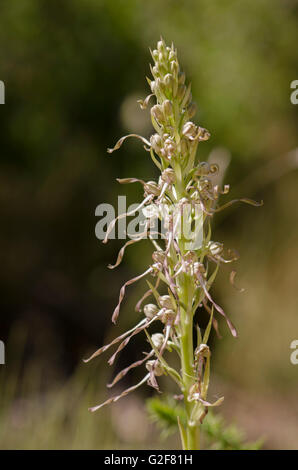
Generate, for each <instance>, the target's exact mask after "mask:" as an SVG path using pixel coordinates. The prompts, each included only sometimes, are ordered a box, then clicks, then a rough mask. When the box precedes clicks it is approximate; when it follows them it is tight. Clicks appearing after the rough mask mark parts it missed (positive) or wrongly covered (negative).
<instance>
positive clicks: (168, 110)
mask: <svg viewBox="0 0 298 470" xmlns="http://www.w3.org/2000/svg"><path fill="white" fill-rule="evenodd" d="M162 109H163V113H164V115H165V117H170V116H172V114H173V105H172V102H171V101H170V100H165V101H164V102H163V104H162Z"/></svg>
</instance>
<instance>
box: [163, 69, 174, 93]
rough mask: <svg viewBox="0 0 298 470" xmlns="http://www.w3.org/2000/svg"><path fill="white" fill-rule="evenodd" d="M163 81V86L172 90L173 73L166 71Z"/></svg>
mask: <svg viewBox="0 0 298 470" xmlns="http://www.w3.org/2000/svg"><path fill="white" fill-rule="evenodd" d="M163 81H164V84H165V86H166V87H167V88H170V89H171V90H172V88H173V83H174V77H173V75H172V74H171V73H167V74H166V76H165V78H164V80H163Z"/></svg>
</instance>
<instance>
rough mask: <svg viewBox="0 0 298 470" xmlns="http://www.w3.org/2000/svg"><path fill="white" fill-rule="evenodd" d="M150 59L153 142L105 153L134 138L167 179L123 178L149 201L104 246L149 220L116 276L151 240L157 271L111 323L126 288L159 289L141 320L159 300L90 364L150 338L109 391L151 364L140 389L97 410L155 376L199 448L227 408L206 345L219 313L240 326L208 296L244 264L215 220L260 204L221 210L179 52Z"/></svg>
mask: <svg viewBox="0 0 298 470" xmlns="http://www.w3.org/2000/svg"><path fill="white" fill-rule="evenodd" d="M151 54H152V58H153V61H154V65H153V67H151V72H152V75H153V80H149V79H148V82H149V85H150V88H151V92H152V93H151V94H150V95H149V96H147V98H146V99H145V100H144V101H142V100H139V104H140V106H141V108H142V109H146V108H147V107H148V105H149V102H150V100H151V99H152V98H155V99H156V104H154V105H153V106H152V107H151V111H150V112H151V120H152V124H153V127H154V129H155V133H154V134H153V135H152V136H151V137H150V139H149V140H147V139H145V138H144V137H141V136H139V135H136V134H130V135H127V136H125V137H122V138H121V139H120V140H119V141H118V142H117V143H116V145H115V147H114V148H113V149H108V152H109V153H112V152H113V151H115V150H117V149H119V148H120V147H121V145H122V144H123V142H124V141H125V139H127V138H128V137H136V138H138V139H140V140H141V141H142V142H143V143H144V147H145V150H146V151H147V152H149V154H150V156H151V158H152V160H153V162H154V164H155V165H156V166H157V167H158V169H159V170H160V172H161V174H160V177H159V180H158V181H157V182H156V181H144V180H140V179H137V178H125V179H118V181H119V183H121V184H125V183H134V182H138V183H140V184H141V185H142V186H143V188H144V200H143V201H142V202H141V203H140V204H139V205H138V207H137V208H136V209H135V210H133V211H131V212H128V213H126V214H122V215H119V216H118V217H117V218H116V219H114V220H113V221H112V222H111V223H110V224H109V226H108V229H107V232H106V237H105V239H104V243H106V242H107V241H108V238H109V234H110V233H111V231H112V229H113V228H114V226H115V224H116V223H117V220H119V219H120V218H121V217H123V216H130V215H133V214H134V213H136V212H137V211H140V210H142V211H143V214H144V216H145V224H144V231H143V233H141V234H139V235H138V236H135V237H132V239H131V240H129V241H128V242H126V243H125V245H124V246H123V248H122V249H121V250H120V252H119V254H118V258H117V260H116V263H115V264H114V265H110V266H109V267H110V268H111V269H113V268H115V267H116V266H118V265H119V264H120V263H121V261H122V258H123V255H124V252H125V249H126V248H127V246H129V245H131V244H134V243H137V242H139V241H141V240H143V239H144V238H149V240H151V242H152V243H153V246H154V252H153V254H152V264H151V266H149V267H148V268H147V269H146V270H145V271H144V272H143V273H142V274H140V275H138V276H136V277H135V278H133V279H131V280H129V281H127V282H126V283H125V284H124V285H123V286H122V288H121V290H120V295H119V301H118V304H117V306H116V308H115V310H114V312H113V315H112V321H113V322H114V323H116V321H117V319H118V315H119V311H120V306H121V303H122V300H123V298H124V295H125V291H126V288H127V287H128V286H129V285H131V284H133V283H135V282H136V281H138V280H139V279H142V278H144V277H147V276H151V277H153V281H152V282H150V281H149V280H147V283H148V287H149V289H148V290H147V291H146V292H145V294H144V295H143V296H142V298H141V299H140V300H139V302H138V303H137V305H136V311H137V312H141V311H142V305H143V303H144V302H145V300H146V299H147V298H148V297H150V296H152V297H153V301H152V303H147V304H146V305H144V307H143V318H142V319H141V320H140V321H139V322H138V323H137V325H136V326H135V327H133V328H132V329H130V330H129V331H127V332H125V333H123V334H122V335H121V336H119V337H117V338H116V339H114V340H113V341H112V342H111V343H110V344H108V345H106V346H103V347H101V348H100V349H98V350H97V351H96V352H95V353H94V354H92V356H91V357H90V358H89V359H87V360H86V362H87V361H90V360H91V359H93V358H94V357H96V356H99V355H100V354H102V353H103V352H105V351H106V350H107V349H109V348H110V347H112V346H113V345H118V347H117V349H116V352H115V353H114V354H113V355H112V356H111V358H110V359H109V361H108V363H109V364H110V365H112V364H113V363H114V361H115V359H116V357H117V355H118V353H119V352H120V351H122V350H123V349H124V348H125V346H126V345H127V344H128V343H129V341H130V340H131V339H132V338H133V336H135V335H136V334H138V333H140V332H141V331H144V332H145V334H146V336H147V340H148V343H149V345H150V350H149V351H148V352H146V353H145V354H144V357H142V358H141V359H139V360H137V361H136V362H134V363H133V364H131V365H129V366H128V367H126V368H125V369H124V370H122V371H121V372H119V373H118V374H117V376H116V377H115V378H114V380H113V381H112V383H111V384H109V385H108V387H112V386H113V385H115V384H116V383H117V382H118V381H119V380H120V379H122V378H123V377H124V376H125V375H126V374H127V373H128V372H129V371H130V370H131V369H133V368H135V367H137V366H140V365H142V364H145V369H146V374H145V376H144V378H143V379H142V380H141V381H140V382H139V383H138V384H137V385H134V386H132V387H130V388H128V389H127V390H125V391H123V392H122V393H121V394H120V395H117V396H114V397H112V398H109V399H108V400H107V401H105V402H104V403H102V404H101V405H98V406H95V407H93V408H91V411H96V410H98V409H99V408H101V407H102V406H104V405H106V404H109V403H112V402H116V401H117V400H119V399H120V398H121V397H124V396H125V395H127V394H128V393H130V392H132V391H133V390H135V389H136V388H138V387H139V386H141V385H142V384H144V383H145V382H147V383H148V385H150V386H151V387H153V388H155V389H156V390H159V386H158V382H157V377H159V376H161V375H168V376H169V377H170V378H171V379H173V380H174V382H175V384H176V385H177V387H178V389H179V394H178V395H177V396H176V398H178V399H181V400H184V403H185V410H186V415H187V423H186V424H184V425H183V424H182V423H181V422H179V418H178V424H179V429H180V434H181V439H182V444H183V448H184V449H196V448H198V445H199V443H198V442H199V439H198V430H199V429H198V428H199V425H200V424H201V423H202V421H203V419H204V417H205V415H206V413H207V411H208V407H210V406H217V405H219V404H220V403H221V402H222V400H223V398H220V399H218V400H216V401H215V402H213V403H211V402H210V401H208V398H207V393H208V386H209V375H210V354H211V353H210V349H209V346H208V345H207V342H208V338H209V334H210V331H211V327H212V325H213V327H214V329H215V330H216V332H217V334H218V335H219V331H218V322H217V319H216V318H215V312H217V313H218V314H220V315H221V316H223V317H224V318H225V320H226V322H227V324H228V327H229V329H230V331H231V333H232V335H233V336H236V335H237V333H236V329H235V327H234V325H233V324H232V322H231V321H230V320H229V318H228V317H227V316H226V314H225V312H224V310H223V309H222V307H220V306H219V305H218V304H217V303H216V302H215V301H214V300H213V298H212V296H211V294H210V288H211V286H212V284H213V282H214V280H215V277H216V274H217V272H218V269H219V266H220V265H221V263H230V262H232V261H234V260H235V259H237V255H236V254H235V253H234V252H232V251H227V253H225V250H224V247H223V244H222V243H218V242H214V241H212V239H211V223H210V221H211V218H212V216H213V214H214V213H216V212H218V211H220V210H222V209H224V208H225V207H227V206H229V205H231V204H233V203H234V202H236V201H242V202H246V203H249V204H252V205H258V203H255V202H254V201H252V200H250V199H238V200H233V201H230V202H228V203H226V204H224V205H223V206H219V205H218V200H219V196H220V195H221V194H227V193H228V191H229V186H228V185H225V186H224V187H223V188H222V189H221V188H219V186H218V185H215V184H214V183H213V175H215V174H216V173H217V172H218V167H217V165H216V164H209V163H207V162H196V153H197V148H198V145H199V143H201V142H204V141H206V140H208V139H209V137H210V134H209V132H208V131H207V130H206V129H204V128H203V127H200V126H197V125H196V124H194V123H193V122H192V121H191V119H192V118H193V117H194V115H195V113H196V105H195V104H194V102H193V101H192V94H191V86H190V84H189V85H186V83H185V74H184V73H183V72H182V71H181V70H180V66H179V63H178V59H177V52H176V50H175V48H174V46H173V45H172V46H171V47H167V46H166V44H165V42H164V41H163V39H161V40H160V41H159V42H158V43H157V48H156V49H155V50H153V51H152V52H151ZM165 209H166V210H165ZM156 220H159V221H162V222H163V223H164V226H165V227H166V231H165V233H164V234H161V233H160V232H158V229H157V230H153V226H155V225H154V224H155V222H156ZM181 226H183V231H182V233H181ZM193 227H195V230H193ZM185 228H186V229H185ZM198 233H199V234H200V236H199V237H198ZM157 235H160V239H161V240H159V239H158V240H157V238H158V237H157ZM234 276H235V271H233V272H232V274H231V280H232V281H233V280H234ZM161 290H163V294H161V293H160V292H161ZM164 291H165V292H166V293H165V292H164ZM198 307H204V308H205V309H206V311H207V312H208V313H209V314H210V319H209V323H208V326H207V328H206V330H205V332H204V335H203V336H202V333H201V328H200V318H198V320H196V345H194V344H193V330H194V325H195V323H194V316H195V313H196V310H197V309H198ZM154 322H159V323H160V325H161V329H162V332H161V333H155V334H153V335H150V333H149V330H148V329H149V327H150V326H151V324H152V323H154ZM166 353H167V354H166ZM168 353H174V354H178V357H179V359H180V363H181V369H180V370H178V371H177V370H176V369H175V368H173V367H172V366H171V365H170V364H169V362H168V359H166V356H167V355H168Z"/></svg>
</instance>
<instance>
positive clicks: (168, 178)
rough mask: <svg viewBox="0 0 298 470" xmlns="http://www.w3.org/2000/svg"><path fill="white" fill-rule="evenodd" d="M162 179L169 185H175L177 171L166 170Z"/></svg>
mask: <svg viewBox="0 0 298 470" xmlns="http://www.w3.org/2000/svg"><path fill="white" fill-rule="evenodd" d="M161 179H162V181H164V182H165V183H168V184H173V183H175V181H176V174H175V171H174V170H173V169H172V168H167V169H166V170H164V171H163V172H162V174H161Z"/></svg>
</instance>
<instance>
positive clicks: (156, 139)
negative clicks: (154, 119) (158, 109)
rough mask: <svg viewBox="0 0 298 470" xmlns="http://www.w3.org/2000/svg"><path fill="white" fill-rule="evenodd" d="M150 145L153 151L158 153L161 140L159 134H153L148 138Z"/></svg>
mask: <svg viewBox="0 0 298 470" xmlns="http://www.w3.org/2000/svg"><path fill="white" fill-rule="evenodd" d="M150 144H151V146H152V148H153V150H154V152H156V153H158V152H159V151H160V150H161V148H162V138H161V137H160V135H159V134H153V135H152V136H151V137H150Z"/></svg>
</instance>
